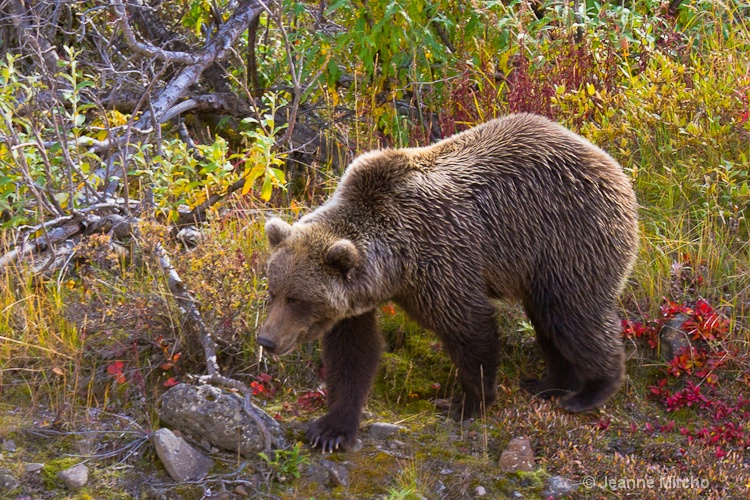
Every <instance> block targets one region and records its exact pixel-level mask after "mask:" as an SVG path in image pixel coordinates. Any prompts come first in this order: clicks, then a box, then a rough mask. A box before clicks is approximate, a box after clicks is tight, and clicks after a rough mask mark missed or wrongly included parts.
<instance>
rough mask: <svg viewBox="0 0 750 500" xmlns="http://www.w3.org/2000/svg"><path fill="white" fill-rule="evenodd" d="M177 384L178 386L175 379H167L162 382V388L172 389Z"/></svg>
mask: <svg viewBox="0 0 750 500" xmlns="http://www.w3.org/2000/svg"><path fill="white" fill-rule="evenodd" d="M177 384H179V382H178V381H177V379H176V378H175V377H169V378H168V379H167V380H166V381H165V382H164V387H174V386H175V385H177Z"/></svg>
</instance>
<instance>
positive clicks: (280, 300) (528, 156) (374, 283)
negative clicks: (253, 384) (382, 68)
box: [257, 114, 638, 451]
mask: <svg viewBox="0 0 750 500" xmlns="http://www.w3.org/2000/svg"><path fill="white" fill-rule="evenodd" d="M266 233H267V237H268V241H269V243H270V246H271V248H272V251H273V252H272V255H271V256H270V257H269V260H268V264H267V277H268V293H269V301H270V302H269V307H268V316H267V319H266V321H265V323H264V324H263V326H262V327H261V330H260V333H259V336H258V339H257V342H258V344H259V345H261V346H263V347H264V348H265V349H266V350H267V351H270V352H272V353H276V354H279V355H281V354H286V353H288V352H289V351H291V350H292V349H293V348H294V347H295V346H296V345H297V344H299V343H302V342H309V341H311V340H313V339H315V338H318V337H322V339H323V340H322V348H323V362H324V365H325V367H326V372H325V377H326V384H327V387H328V413H327V414H326V415H325V416H323V417H322V418H320V419H318V420H317V421H315V422H314V423H313V424H312V425H311V426H310V428H309V430H308V432H307V437H308V439H309V440H310V442H311V444H312V445H313V447H315V446H318V445H320V446H321V447H322V448H323V451H326V450H328V451H332V450H333V449H337V448H339V447H343V448H348V447H350V446H351V445H352V444H353V443H354V442H355V441H356V435H357V430H358V427H359V420H360V415H361V412H362V408H363V406H364V404H365V401H366V397H367V395H368V392H369V390H370V388H371V385H372V382H373V377H374V375H375V373H376V371H377V366H378V362H379V359H380V355H381V351H382V349H383V341H382V339H381V335H380V334H379V332H378V329H377V323H376V317H375V311H376V309H377V308H378V305H380V304H382V303H383V302H385V301H388V300H392V301H394V302H395V303H396V304H398V305H399V306H400V307H401V308H403V309H404V310H405V311H406V312H407V313H408V314H409V315H410V316H411V317H412V318H413V319H415V320H416V321H417V322H418V323H419V324H420V325H422V326H423V327H424V328H426V329H429V330H432V331H433V332H435V333H436V334H437V335H438V337H439V338H440V339H441V341H442V343H443V345H444V347H445V350H446V351H447V353H448V354H449V355H450V357H451V359H452V360H453V362H454V363H455V365H456V367H457V369H458V378H459V381H460V384H461V388H462V391H463V395H462V397H456V398H455V399H454V400H453V401H452V405H451V407H450V411H451V413H452V415H453V416H454V417H456V418H461V417H463V418H466V417H470V416H472V415H474V414H476V413H477V412H478V411H481V410H483V409H485V408H487V407H489V405H491V404H492V403H493V402H494V401H495V398H496V395H497V392H496V388H495V386H496V372H497V368H498V362H499V338H498V320H497V316H496V315H497V310H496V307H495V306H494V305H493V301H495V300H497V299H504V300H515V301H518V302H520V303H521V304H522V305H523V307H524V309H525V311H526V314H527V315H528V318H529V320H530V321H531V323H532V324H533V326H534V330H535V332H536V338H537V341H538V343H539V347H540V348H541V352H542V355H543V359H544V362H545V375H544V376H543V377H542V378H541V379H538V380H527V381H525V382H524V384H523V385H524V387H525V388H527V389H528V390H530V391H532V392H533V393H535V394H538V395H542V396H560V397H561V399H560V403H559V404H560V406H562V408H564V409H565V410H568V411H570V412H582V411H585V410H589V409H591V408H594V407H596V406H599V405H601V404H603V403H604V402H605V401H606V400H607V399H608V398H609V397H610V396H611V395H612V394H613V393H614V392H615V391H617V389H618V388H619V387H620V384H621V383H622V380H623V376H624V347H623V343H622V340H621V337H620V322H619V321H618V317H617V314H616V304H617V300H618V295H619V293H620V291H621V289H622V287H623V284H624V281H625V279H626V278H627V276H628V274H629V272H630V270H631V268H632V266H633V262H634V260H635V257H636V251H637V243H638V221H637V202H636V198H635V194H634V192H633V189H632V187H631V184H630V182H629V180H628V178H627V177H626V176H625V174H624V173H623V171H622V168H621V167H620V165H618V163H617V162H616V161H615V160H613V159H612V158H611V157H610V156H609V155H608V154H607V153H605V152H604V151H602V150H601V149H599V148H598V147H596V146H594V145H593V144H591V143H590V142H588V141H587V140H586V139H583V138H582V137H580V136H578V135H576V134H574V133H572V132H570V131H568V130H566V129H565V128H563V127H561V126H560V125H557V124H555V123H552V122H550V121H549V120H547V119H546V118H542V117H540V116H535V115H530V114H517V115H511V116H507V117H505V118H501V119H496V120H492V121H490V122H487V123H485V124H483V125H480V126H478V127H476V128H472V129H470V130H467V131H465V132H462V133H459V134H456V135H454V136H452V137H450V138H448V139H445V140H442V141H440V142H438V143H436V144H433V145H430V146H426V147H418V148H406V149H385V150H380V151H374V152H370V153H366V154H363V155H362V156H359V157H358V158H357V159H355V160H354V162H353V163H352V164H351V165H350V166H349V167H348V168H347V170H346V172H345V173H344V175H343V177H342V178H341V182H340V184H339V186H338V188H337V189H336V191H335V192H334V193H333V196H332V197H331V198H330V200H329V201H328V202H326V203H325V204H324V205H323V206H321V207H320V208H318V209H317V210H315V211H313V212H312V213H310V214H308V215H306V216H305V217H303V218H302V219H300V220H299V221H298V222H297V223H295V224H293V225H289V224H287V223H286V222H283V221H281V220H280V219H277V218H274V219H271V220H269V221H268V222H267V224H266Z"/></svg>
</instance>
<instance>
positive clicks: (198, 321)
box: [154, 243, 273, 451]
mask: <svg viewBox="0 0 750 500" xmlns="http://www.w3.org/2000/svg"><path fill="white" fill-rule="evenodd" d="M154 255H155V256H156V258H157V259H158V260H159V266H160V267H161V270H162V272H164V274H165V275H166V277H167V286H168V287H169V291H170V292H171V293H172V296H173V297H174V298H175V300H176V301H177V305H178V306H179V308H180V310H181V311H182V313H183V314H184V315H185V317H186V318H187V319H188V320H189V321H191V322H192V324H193V325H194V326H195V327H196V328H197V330H198V334H199V339H200V343H201V346H202V347H203V352H204V353H205V356H206V371H208V375H204V376H202V377H199V378H198V381H199V382H200V383H202V384H213V385H221V386H224V387H227V388H229V389H234V390H236V391H237V392H239V393H240V394H241V395H242V396H243V397H244V405H243V407H242V408H243V411H244V412H245V413H246V414H247V415H248V416H249V417H250V418H252V419H253V422H255V424H256V425H257V426H258V430H260V432H261V434H262V435H263V448H264V450H265V451H270V450H271V445H272V443H273V438H272V437H271V433H270V432H269V430H268V427H267V426H266V424H265V423H264V422H263V419H262V418H261V417H260V415H259V414H258V412H259V411H262V410H260V409H259V408H258V407H257V406H255V405H254V404H252V402H251V401H250V397H251V396H252V390H251V389H250V388H249V387H248V386H246V385H245V384H243V383H242V382H240V381H239V380H235V379H233V378H230V377H226V376H224V375H222V374H221V372H220V370H219V363H218V361H217V360H216V342H214V339H213V337H212V336H211V332H209V330H208V328H207V327H206V324H205V323H204V322H203V318H202V317H201V314H200V311H198V307H197V305H196V302H195V299H194V298H193V297H192V296H191V295H190V292H189V291H188V289H187V287H186V286H185V283H184V282H183V281H182V279H181V278H180V275H179V274H178V273H177V270H175V268H174V266H173V265H172V262H171V260H170V258H169V254H168V253H167V251H166V249H165V248H164V246H163V245H162V244H161V243H158V244H157V245H156V247H155V248H154Z"/></svg>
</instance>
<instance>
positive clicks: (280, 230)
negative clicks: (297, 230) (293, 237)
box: [266, 217, 292, 248]
mask: <svg viewBox="0 0 750 500" xmlns="http://www.w3.org/2000/svg"><path fill="white" fill-rule="evenodd" d="M290 234H292V226H290V225H289V224H287V223H286V222H284V221H283V220H281V219H279V218H278V217H274V218H273V219H269V220H268V221H267V222H266V236H267V237H268V243H270V244H271V248H276V247H277V246H279V245H281V243H282V242H283V241H284V240H285V239H287V237H288V236H289V235H290Z"/></svg>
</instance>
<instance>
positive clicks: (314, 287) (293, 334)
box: [257, 218, 362, 355]
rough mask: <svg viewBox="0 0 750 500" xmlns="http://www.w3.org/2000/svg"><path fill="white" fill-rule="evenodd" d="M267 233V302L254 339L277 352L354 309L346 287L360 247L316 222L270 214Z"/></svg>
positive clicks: (358, 260)
mask: <svg viewBox="0 0 750 500" xmlns="http://www.w3.org/2000/svg"><path fill="white" fill-rule="evenodd" d="M266 236H267V237H268V242H269V244H270V247H271V250H272V252H273V253H272V254H271V256H270V257H269V260H268V265H267V269H266V274H267V276H268V294H269V306H268V315H267V317H266V321H265V323H264V324H263V326H261V329H260V333H259V335H258V339H257V342H258V344H259V345H261V346H263V347H264V348H265V349H267V350H268V351H269V352H271V353H275V354H280V355H282V354H286V353H288V352H291V351H292V350H293V349H294V347H295V346H297V345H298V344H301V343H304V342H309V341H311V340H314V339H316V338H318V337H320V336H322V335H323V334H325V333H326V332H328V331H329V330H331V328H333V326H334V325H335V324H336V323H337V322H338V321H340V320H342V319H344V318H347V317H349V316H352V315H354V314H356V311H355V308H356V306H355V305H353V300H352V294H351V288H352V286H353V284H352V281H353V280H354V279H355V277H356V275H357V273H358V269H359V267H360V265H361V261H362V252H361V251H360V250H359V249H358V248H357V247H356V246H355V244H354V243H352V242H351V241H350V240H348V239H341V238H336V237H335V236H333V235H332V234H331V231H330V230H329V229H327V228H326V227H324V226H323V225H321V224H316V223H306V222H301V223H297V224H295V225H294V226H291V225H289V224H287V223H286V222H284V221H282V220H281V219H276V218H274V219H270V220H269V221H268V222H267V223H266Z"/></svg>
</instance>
